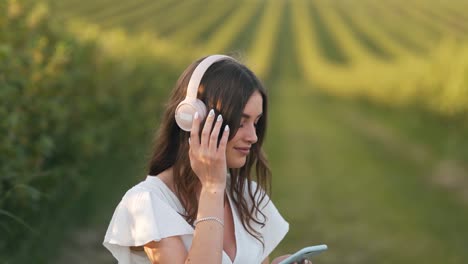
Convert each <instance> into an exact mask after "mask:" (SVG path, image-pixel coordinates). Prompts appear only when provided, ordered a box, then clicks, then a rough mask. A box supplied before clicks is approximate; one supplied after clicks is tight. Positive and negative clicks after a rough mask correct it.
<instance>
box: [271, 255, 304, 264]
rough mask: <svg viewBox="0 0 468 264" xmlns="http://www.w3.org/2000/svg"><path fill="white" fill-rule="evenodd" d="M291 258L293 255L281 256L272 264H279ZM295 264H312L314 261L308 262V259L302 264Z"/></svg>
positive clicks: (301, 263)
mask: <svg viewBox="0 0 468 264" xmlns="http://www.w3.org/2000/svg"><path fill="white" fill-rule="evenodd" d="M289 256H291V254H289V255H283V256H279V257H277V258H275V259H274V260H273V261H272V262H271V264H278V263H280V262H281V261H283V260H284V259H287V258H288V257H289ZM294 263H295V264H312V261H310V260H307V259H304V260H303V261H301V262H300V263H297V262H294Z"/></svg>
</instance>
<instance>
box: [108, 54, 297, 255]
mask: <svg viewBox="0 0 468 264" xmlns="http://www.w3.org/2000/svg"><path fill="white" fill-rule="evenodd" d="M267 105H268V100H267V93H266V90H265V88H264V87H263V85H262V83H261V82H260V81H259V80H258V79H257V77H256V76H255V75H254V73H252V71H251V70H249V69H248V68H247V67H246V66H244V65H243V64H241V63H239V62H238V61H237V60H235V59H233V58H232V57H228V56H224V55H212V56H208V57H206V58H202V59H199V60H197V61H196V62H194V63H193V64H191V65H190V66H189V67H188V68H187V69H186V70H185V71H184V72H183V74H182V75H181V76H180V78H179V80H178V81H177V84H176V86H175V89H174V90H173V92H172V95H171V97H170V99H169V102H168V104H167V107H166V110H165V113H164V116H163V120H162V123H161V126H160V128H159V131H158V134H157V137H156V141H155V146H154V150H153V154H152V157H151V159H150V162H149V166H148V167H149V168H148V176H147V177H146V179H145V180H144V181H142V182H140V183H139V184H137V185H136V186H134V187H132V188H131V189H130V190H128V191H127V193H126V194H125V195H124V197H123V198H122V201H121V202H120V204H119V205H118V206H117V208H116V210H115V212H114V215H113V217H112V220H111V223H110V225H109V228H108V230H107V233H106V236H105V240H104V246H105V247H107V248H108V249H109V250H110V251H111V252H112V254H113V255H114V257H115V258H116V259H118V261H119V263H120V264H122V263H123V264H136V263H160V264H167V263H171V264H172V263H194V264H198V263H203V264H206V263H216V264H220V263H222V264H231V263H241V264H248V263H255V264H259V263H270V262H269V257H268V255H269V254H270V253H271V252H272V251H273V249H274V248H275V247H276V246H277V245H278V244H279V242H280V241H281V240H282V239H283V237H284V236H285V234H286V233H287V232H288V228H289V225H288V223H287V222H286V221H285V220H284V219H283V217H281V215H280V214H279V212H278V211H277V209H276V208H275V206H274V205H273V203H272V202H271V201H270V200H269V197H268V195H267V191H269V189H270V178H271V172H270V169H269V167H268V163H267V159H266V157H265V154H264V152H263V150H262V145H263V140H264V138H265V131H266V127H267V114H268V112H267V110H268V107H267ZM207 110H208V111H207ZM207 112H208V113H207ZM205 116H206V118H205ZM285 257H286V256H282V257H279V258H277V259H275V260H274V261H273V262H272V263H277V262H279V261H280V260H281V259H283V258H285Z"/></svg>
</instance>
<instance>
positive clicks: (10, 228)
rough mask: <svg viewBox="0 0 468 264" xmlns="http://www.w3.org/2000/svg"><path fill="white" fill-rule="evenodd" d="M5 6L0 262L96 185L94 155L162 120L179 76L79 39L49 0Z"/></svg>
mask: <svg viewBox="0 0 468 264" xmlns="http://www.w3.org/2000/svg"><path fill="white" fill-rule="evenodd" d="M0 10H1V11H0V12H1V13H0V135H1V137H0V233H1V234H2V235H1V236H2V239H1V240H0V260H1V259H2V258H1V256H3V255H6V252H9V255H11V252H12V250H16V249H17V248H18V243H16V241H19V238H21V239H27V238H28V237H35V236H36V235H39V232H40V230H38V227H39V226H41V225H44V223H43V222H41V221H48V220H47V219H48V218H51V217H53V214H54V213H56V211H57V210H58V209H60V208H61V207H65V206H66V204H67V203H69V202H70V201H72V200H73V199H76V198H77V197H79V196H80V195H81V194H82V193H83V192H84V191H86V189H87V188H89V185H90V184H89V183H90V182H91V181H92V179H87V178H86V175H83V174H82V171H83V168H85V167H86V164H87V163H88V162H89V161H90V160H91V159H94V158H96V157H98V156H99V155H104V154H106V153H112V151H113V150H115V149H116V146H117V145H120V146H121V145H122V144H127V143H129V145H131V142H123V141H122V138H125V137H131V138H133V137H135V138H138V137H140V136H142V135H144V134H145V133H147V132H148V131H149V130H150V129H151V128H152V127H153V125H154V122H142V121H141V120H145V119H150V120H155V118H154V117H153V115H154V114H155V112H156V111H157V106H158V103H159V101H158V98H160V96H159V95H161V94H162V93H165V92H166V91H167V89H162V88H163V87H166V88H168V86H170V84H169V82H172V81H173V80H172V79H171V78H170V77H167V76H171V75H170V74H168V73H169V72H170V69H169V68H167V67H166V66H164V65H162V64H161V63H160V62H156V61H152V60H151V59H150V58H146V59H144V58H138V59H140V61H138V63H136V62H134V63H127V61H125V59H118V58H109V57H106V56H105V54H104V53H103V52H102V50H100V49H99V47H98V46H97V44H96V43H95V42H93V41H78V40H77V39H76V38H75V37H73V36H72V35H70V34H67V33H66V32H64V31H63V30H62V29H61V27H60V25H59V24H57V23H54V22H52V21H51V19H50V14H49V11H48V7H47V5H45V4H42V3H39V4H35V5H27V4H25V3H24V2H22V1H15V0H10V1H8V2H5V3H3V4H0ZM155 73H160V74H155ZM154 99H156V100H154ZM52 208H53V209H52ZM39 216H40V217H39ZM42 235H43V234H42ZM12 241H15V243H12Z"/></svg>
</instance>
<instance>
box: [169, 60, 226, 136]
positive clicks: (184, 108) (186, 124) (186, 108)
mask: <svg viewBox="0 0 468 264" xmlns="http://www.w3.org/2000/svg"><path fill="white" fill-rule="evenodd" d="M225 59H230V60H234V61H235V59H234V58H232V57H229V56H226V55H211V56H208V57H206V58H205V59H204V60H202V61H201V62H200V63H199V64H198V65H197V67H196V68H195V70H194V71H193V73H192V76H191V77H190V81H189V83H188V86H187V95H186V96H185V99H184V100H183V101H182V102H180V104H179V105H178V106H177V108H176V111H175V120H176V122H177V125H178V126H179V127H180V128H181V129H182V130H185V131H190V129H191V128H192V122H193V115H194V114H195V112H198V116H199V118H200V119H202V120H203V118H205V116H206V111H207V110H206V106H205V104H204V103H203V102H202V101H201V100H200V99H198V98H197V93H198V87H199V86H200V82H201V79H202V78H203V75H204V74H205V72H206V70H208V68H209V67H210V66H211V65H212V64H213V63H215V62H217V61H220V60H225Z"/></svg>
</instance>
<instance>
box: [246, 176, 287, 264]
mask: <svg viewBox="0 0 468 264" xmlns="http://www.w3.org/2000/svg"><path fill="white" fill-rule="evenodd" d="M255 188H257V184H256V183H255V182H252V189H253V191H255ZM262 192H263V190H262ZM260 194H262V193H261V192H260ZM265 195H266V196H265V199H264V200H263V201H262V203H261V204H260V206H259V208H260V210H261V211H262V212H263V213H264V214H265V217H266V221H265V226H263V227H260V228H259V231H260V233H261V234H262V236H263V239H264V243H265V249H264V250H263V255H262V258H261V259H262V260H263V259H265V258H266V257H267V256H269V255H270V254H271V253H272V252H273V250H274V249H275V248H276V246H278V244H279V243H280V242H281V240H283V238H284V237H285V235H286V234H287V233H288V231H289V223H288V222H286V220H284V218H283V217H282V216H281V214H280V213H279V212H278V209H276V207H275V205H274V204H273V201H271V200H270V197H268V195H267V194H265ZM257 197H259V196H257ZM259 216H261V215H259ZM260 220H263V219H262V218H261V217H260Z"/></svg>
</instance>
